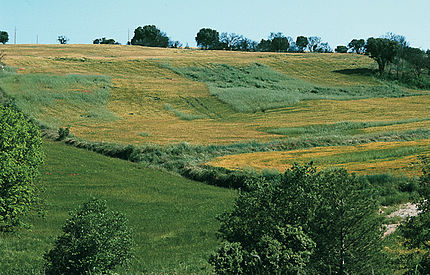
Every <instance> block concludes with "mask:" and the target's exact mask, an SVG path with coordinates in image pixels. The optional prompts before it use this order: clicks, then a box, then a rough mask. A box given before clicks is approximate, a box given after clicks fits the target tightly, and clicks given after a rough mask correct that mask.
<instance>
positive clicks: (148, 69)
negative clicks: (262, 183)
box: [0, 45, 430, 175]
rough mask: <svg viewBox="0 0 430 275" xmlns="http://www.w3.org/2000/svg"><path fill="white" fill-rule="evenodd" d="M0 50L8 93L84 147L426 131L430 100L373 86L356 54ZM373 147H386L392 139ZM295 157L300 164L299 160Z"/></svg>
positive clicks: (368, 64) (1, 81)
mask: <svg viewBox="0 0 430 275" xmlns="http://www.w3.org/2000/svg"><path fill="white" fill-rule="evenodd" d="M0 50H4V51H5V53H6V57H5V62H6V63H7V64H8V65H9V66H12V67H14V68H15V69H13V70H10V71H9V72H7V73H5V75H4V77H2V78H0V87H2V89H3V91H4V93H5V94H6V95H8V96H9V97H13V98H15V99H16V103H17V105H18V106H21V109H23V110H25V111H26V112H27V113H28V114H29V115H30V116H33V117H35V118H36V119H38V120H39V121H40V122H41V123H43V124H45V125H47V126H49V127H51V128H54V129H55V128H58V127H65V126H70V130H71V132H72V133H73V134H74V135H76V136H78V137H80V138H83V139H86V140H91V141H107V142H115V143H122V144H134V145H142V144H146V143H148V142H149V143H156V144H162V145H163V144H172V143H179V142H188V143H191V144H196V145H198V144H203V145H210V144H230V143H238V142H248V141H250V140H256V141H260V142H271V141H273V140H288V139H291V138H302V139H306V138H309V137H328V138H330V137H331V136H336V137H339V136H340V137H344V138H345V139H348V138H350V137H354V136H355V135H358V134H359V135H366V134H367V135H370V136H371V135H375V134H378V135H379V134H381V133H382V134H384V133H387V135H389V136H393V135H394V136H395V135H396V133H397V132H399V133H401V132H403V131H406V130H409V131H413V130H416V129H424V130H426V129H428V128H429V126H430V120H429V117H430V109H429V106H430V104H429V103H430V94H429V93H428V92H426V91H412V90H407V89H405V88H402V87H397V86H394V85H392V84H390V83H385V82H381V81H380V80H378V79H376V78H374V77H373V76H372V74H371V70H372V69H373V68H374V64H373V61H372V60H371V59H370V58H368V57H366V56H362V55H355V54H310V53H306V54H274V53H240V52H228V51H200V50H193V49H190V50H185V49H157V48H145V47H130V46H117V45H5V46H1V48H0ZM333 125H334V126H333ZM338 125H341V127H338ZM342 125H343V126H342ZM345 125H346V126H345ZM342 127H343V128H342ZM300 129H301V130H300ZM429 137H430V136H429ZM370 141H371V140H370ZM405 141H406V140H405ZM417 142H418V141H417ZM422 142H424V143H425V141H422ZM379 146H380V148H381V150H391V149H390V148H391V144H389V143H386V144H385V143H384V144H380V145H379ZM404 146H405V147H407V146H412V147H414V148H415V146H418V145H409V144H407V143H405V144H404ZM417 148H418V147H417ZM420 148H421V147H420ZM418 149H419V148H418ZM418 149H417V150H410V151H408V152H410V154H406V155H404V154H403V155H402V156H399V159H398V160H399V162H398V163H397V158H396V157H393V159H391V160H390V161H392V164H391V165H390V166H389V168H387V169H385V168H384V169H382V168H381V169H379V168H377V169H373V168H371V166H364V167H361V168H357V169H356V170H357V171H358V170H360V171H362V172H363V173H366V172H365V170H366V169H367V168H369V169H371V170H369V172H391V171H394V170H396V171H401V170H402V169H403V167H404V166H405V165H406V163H407V161H404V158H407V157H410V158H412V159H414V158H415V157H416V155H417V154H419V153H423V152H422V150H421V149H419V150H418ZM312 150H318V149H317V148H315V149H312ZM336 150H340V151H345V152H346V151H348V152H350V151H355V152H356V153H357V152H365V151H368V150H373V149H372V148H371V145H369V147H368V148H367V147H363V148H355V147H351V148H339V149H336ZM320 152H321V158H323V157H328V155H327V156H323V155H324V153H323V152H324V151H320ZM424 153H425V152H424ZM278 154H284V153H281V152H280V153H278ZM285 154H289V153H285ZM260 157H261V156H260V155H259V158H260ZM237 158H239V159H241V158H242V156H238V157H237ZM272 158H274V159H276V158H277V157H275V156H272ZM246 159H249V158H248V157H243V160H241V161H240V162H238V163H237V164H235V165H232V167H238V166H251V167H254V166H255V167H257V168H259V167H260V165H253V164H251V163H248V164H246V163H243V161H245V160H246ZM302 159H303V160H307V159H306V158H297V160H302ZM401 159H402V160H401ZM412 159H411V161H412V162H413V161H415V160H412ZM266 162H267V161H266ZM360 162H361V163H366V162H371V160H370V159H369V160H367V159H365V158H363V159H362V160H361V161H360ZM231 163H233V161H231ZM329 163H330V162H327V161H325V160H321V164H322V165H328V164H329ZM217 165H218V164H217ZM342 165H344V166H345V167H347V168H350V169H352V170H354V169H355V168H353V165H352V164H351V166H350V165H349V164H345V163H343V164H342ZM227 166H228V167H230V166H231V165H227ZM376 166H377V167H379V164H378V165H376ZM270 167H276V168H278V167H279V165H278V164H275V165H272V166H270ZM354 167H355V166H354ZM282 169H284V167H281V170H282ZM393 169H394V170H393ZM354 171H355V170H354ZM408 174H409V175H411V174H414V172H410V171H409V172H408Z"/></svg>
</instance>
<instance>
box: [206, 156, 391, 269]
mask: <svg viewBox="0 0 430 275" xmlns="http://www.w3.org/2000/svg"><path fill="white" fill-rule="evenodd" d="M376 212H377V205H376V197H375V196H374V194H373V193H372V189H371V187H370V185H369V183H368V182H367V181H365V180H364V178H361V177H356V176H354V175H350V174H348V173H347V171H346V170H344V169H335V170H326V171H319V172H318V171H316V169H315V168H314V167H312V166H311V165H310V166H300V165H298V164H295V165H293V168H292V169H291V170H287V171H286V172H285V174H284V175H283V176H282V178H281V180H279V181H274V182H270V183H269V182H264V181H263V182H262V181H257V182H256V183H250V184H249V186H248V192H245V193H241V194H240V196H239V198H238V199H237V201H236V203H235V206H234V209H233V211H232V212H231V213H226V214H224V215H223V216H221V217H220V221H221V228H220V230H219V232H220V237H221V238H222V239H223V240H225V241H227V242H229V243H230V244H229V246H231V244H233V243H239V244H240V247H241V248H242V251H243V253H242V254H241V255H242V258H243V263H242V265H241V269H242V270H244V271H245V273H246V272H248V273H249V272H252V271H253V270H255V268H257V269H258V268H261V270H270V271H269V272H268V273H271V272H276V270H282V271H281V273H288V272H295V273H296V272H301V271H306V272H309V273H310V274H329V273H330V272H332V273H339V274H369V273H371V272H372V271H375V272H376V273H378V270H380V271H382V269H383V268H384V267H385V266H384V264H383V263H384V261H385V259H384V257H383V254H382V238H381V231H380V226H381V224H380V221H379V219H378V218H377V217H376ZM314 243H315V244H316V246H314ZM240 247H239V248H240ZM227 248H229V247H227ZM227 248H226V247H223V248H221V249H220V250H219V251H218V253H217V255H216V256H213V257H212V258H211V263H212V264H213V265H214V266H215V267H216V268H217V265H216V264H217V263H216V259H217V258H218V259H223V261H224V262H225V261H227V260H228V259H227V258H226V257H223V256H222V255H224V254H226V251H230V250H231V248H229V249H227ZM236 248H237V246H236ZM236 254H237V252H235V255H236ZM247 255H257V256H258V257H257V258H258V259H259V260H258V261H252V260H248V261H247V260H246V257H247ZM238 258H239V257H237V256H235V257H232V259H234V261H235V262H237V261H238ZM224 265H225V263H224ZM231 266H232V265H231ZM220 268H221V267H220ZM252 268H254V269H252ZM272 268H274V269H272Z"/></svg>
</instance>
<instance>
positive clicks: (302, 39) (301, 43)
mask: <svg viewBox="0 0 430 275" xmlns="http://www.w3.org/2000/svg"><path fill="white" fill-rule="evenodd" d="M308 44H309V41H308V38H307V37H306V36H298V37H297V39H296V47H297V48H298V51H299V52H301V53H302V52H304V51H305V49H306V48H307V46H308Z"/></svg>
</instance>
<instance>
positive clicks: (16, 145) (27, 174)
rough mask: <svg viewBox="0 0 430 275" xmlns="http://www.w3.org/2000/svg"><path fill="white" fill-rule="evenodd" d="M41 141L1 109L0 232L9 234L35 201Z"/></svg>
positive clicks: (17, 116)
mask: <svg viewBox="0 0 430 275" xmlns="http://www.w3.org/2000/svg"><path fill="white" fill-rule="evenodd" d="M41 144H42V140H41V137H40V132H39V129H38V128H37V126H36V125H35V124H34V123H33V122H31V121H29V120H28V119H26V118H25V117H24V115H23V114H22V113H20V112H19V111H17V110H16V109H15V108H12V107H3V106H0V231H11V230H13V229H14V228H15V227H17V226H21V225H24V224H23V223H22V218H23V216H24V215H25V214H26V213H28V212H29V211H30V209H31V208H32V207H33V206H34V205H35V203H37V201H38V187H37V185H36V183H37V180H38V177H39V170H38V168H39V166H40V165H41V163H42V152H41V148H40V147H41Z"/></svg>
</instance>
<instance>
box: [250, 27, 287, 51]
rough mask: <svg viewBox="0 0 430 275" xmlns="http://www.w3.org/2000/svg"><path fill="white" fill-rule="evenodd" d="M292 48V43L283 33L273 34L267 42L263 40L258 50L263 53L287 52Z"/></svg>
mask: <svg viewBox="0 0 430 275" xmlns="http://www.w3.org/2000/svg"><path fill="white" fill-rule="evenodd" d="M289 48H290V41H289V39H288V37H285V36H284V35H283V34H282V33H281V32H278V33H274V32H272V33H271V34H270V36H269V38H268V39H267V40H265V39H261V41H260V43H259V44H258V50H260V51H262V52H287V51H288V50H289Z"/></svg>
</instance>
